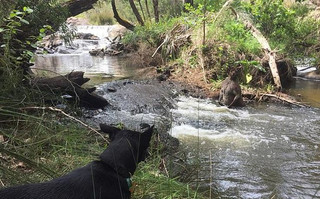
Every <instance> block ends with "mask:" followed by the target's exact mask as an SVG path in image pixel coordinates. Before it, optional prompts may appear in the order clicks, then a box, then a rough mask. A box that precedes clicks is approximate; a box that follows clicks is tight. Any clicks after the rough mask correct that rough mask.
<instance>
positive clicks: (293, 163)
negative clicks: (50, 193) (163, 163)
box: [170, 97, 320, 198]
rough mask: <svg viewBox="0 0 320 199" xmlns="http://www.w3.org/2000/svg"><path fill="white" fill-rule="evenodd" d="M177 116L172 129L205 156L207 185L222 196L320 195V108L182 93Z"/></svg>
mask: <svg viewBox="0 0 320 199" xmlns="http://www.w3.org/2000/svg"><path fill="white" fill-rule="evenodd" d="M173 121H174V122H173V128H172V129H171V131H170V133H171V134H172V135H173V136H174V137H177V138H179V140H180V141H182V143H183V145H184V146H185V149H186V150H187V151H188V152H189V156H190V159H200V161H201V171H200V174H199V178H200V184H201V186H207V188H208V189H209V187H211V188H213V189H215V191H216V192H218V193H219V197H220V198H272V197H273V198H320V180H319V179H320V149H319V147H320V110H319V109H305V108H303V109H302V108H290V107H283V106H277V105H259V106H256V107H245V108H243V109H228V108H225V107H220V106H219V105H216V104H215V103H212V102H210V101H207V100H198V99H194V98H186V97H181V98H180V102H178V108H177V109H174V110H173ZM198 152H199V154H200V155H198ZM210 156H211V157H210Z"/></svg>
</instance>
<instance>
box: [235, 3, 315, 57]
mask: <svg viewBox="0 0 320 199" xmlns="http://www.w3.org/2000/svg"><path fill="white" fill-rule="evenodd" d="M241 6H243V8H244V9H245V10H246V12H247V13H249V14H250V15H251V16H252V20H253V22H254V24H255V25H256V27H257V28H258V29H259V30H260V31H262V33H263V34H264V35H265V36H266V37H267V38H269V39H270V41H271V42H270V43H271V45H272V48H278V49H279V48H280V49H281V50H283V51H285V52H287V53H291V54H299V53H305V52H306V51H305V49H306V48H305V47H306V46H312V45H314V44H315V43H317V42H318V39H317V38H318V36H317V35H315V34H319V33H317V32H318V31H317V30H318V28H319V23H318V22H316V21H315V20H312V19H310V18H308V19H304V17H305V16H306V15H307V13H308V10H307V8H306V7H305V6H297V5H296V6H292V7H285V6H284V4H283V0H257V1H255V2H254V3H250V2H246V1H243V2H242V4H241ZM292 44H295V45H292Z"/></svg>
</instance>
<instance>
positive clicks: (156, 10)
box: [152, 0, 159, 23]
mask: <svg viewBox="0 0 320 199" xmlns="http://www.w3.org/2000/svg"><path fill="white" fill-rule="evenodd" d="M152 1H153V11H154V19H155V21H156V23H159V9H158V7H159V6H158V4H159V3H158V0H152Z"/></svg>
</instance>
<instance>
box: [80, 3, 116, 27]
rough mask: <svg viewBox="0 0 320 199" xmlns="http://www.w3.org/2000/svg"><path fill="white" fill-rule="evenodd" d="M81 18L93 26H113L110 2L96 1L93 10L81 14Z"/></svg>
mask: <svg viewBox="0 0 320 199" xmlns="http://www.w3.org/2000/svg"><path fill="white" fill-rule="evenodd" d="M81 16H82V17H84V18H86V19H88V20H89V22H90V23H91V24H94V25H107V24H109V25H110V24H114V22H115V21H114V18H113V13H112V8H111V4H110V2H107V1H98V2H97V3H96V4H95V5H94V8H93V9H91V10H88V11H87V12H85V13H83V14H81Z"/></svg>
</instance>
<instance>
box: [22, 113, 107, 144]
mask: <svg viewBox="0 0 320 199" xmlns="http://www.w3.org/2000/svg"><path fill="white" fill-rule="evenodd" d="M22 109H38V110H50V111H55V112H59V113H61V114H62V115H64V116H66V117H68V118H70V119H72V120H74V121H76V122H78V123H79V124H81V125H82V126H84V127H86V128H88V129H89V130H91V131H93V132H95V133H96V134H98V135H99V136H100V137H101V138H102V139H103V140H104V141H106V142H107V143H108V144H109V141H108V140H107V139H106V138H105V137H104V136H103V135H102V134H101V133H99V132H98V131H97V130H96V129H94V128H92V127H91V126H89V125H88V124H86V123H84V122H82V121H81V120H79V119H77V118H75V117H73V116H71V115H69V114H67V113H66V112H64V111H63V110H61V109H58V108H54V107H24V108H22Z"/></svg>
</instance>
